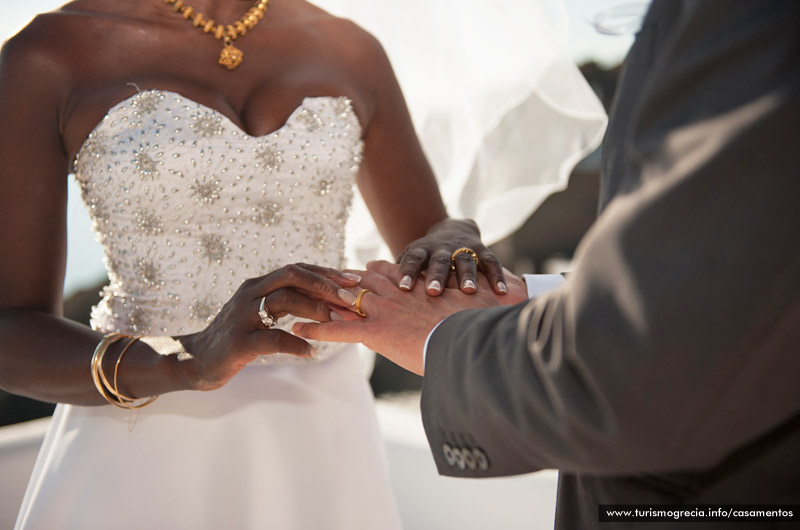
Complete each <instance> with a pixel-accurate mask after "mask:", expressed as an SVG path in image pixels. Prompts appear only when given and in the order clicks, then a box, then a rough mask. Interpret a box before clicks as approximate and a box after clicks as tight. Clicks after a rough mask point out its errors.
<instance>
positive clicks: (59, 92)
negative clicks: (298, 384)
mask: <svg viewBox="0 0 800 530" xmlns="http://www.w3.org/2000/svg"><path fill="white" fill-rule="evenodd" d="M36 24H37V23H36V22H34V26H29V28H28V29H27V30H24V31H23V33H22V34H21V35H19V36H18V37H16V38H14V39H12V40H11V41H9V42H8V43H6V45H4V47H3V49H2V53H1V54H0V387H2V388H3V389H4V390H7V391H9V392H12V393H16V394H21V395H26V396H30V397H33V398H37V399H40V400H44V401H51V402H67V403H75V404H82V405H98V404H103V403H105V401H104V400H103V398H102V397H101V396H100V394H99V392H98V390H97V389H96V388H95V386H94V383H93V380H92V376H91V373H90V359H91V357H92V353H93V351H94V349H95V347H96V345H97V344H98V342H99V341H100V340H101V339H102V337H103V336H102V334H100V333H97V332H94V331H92V330H91V329H89V328H88V327H86V326H84V325H81V324H77V323H75V322H71V321H69V320H67V319H64V318H63V317H62V315H61V314H62V307H61V305H62V286H63V281H64V272H65V261H66V199H67V174H68V171H69V157H68V156H67V155H66V154H65V149H64V147H63V139H64V138H63V136H62V132H61V131H63V130H64V123H63V119H64V115H65V112H64V108H65V106H66V105H65V101H66V100H67V98H68V97H69V94H70V92H71V90H72V86H73V85H72V83H71V79H70V77H71V76H70V74H69V69H70V66H69V60H70V59H69V57H67V54H65V53H61V52H60V51H59V50H60V47H59V45H58V42H57V41H56V39H57V34H56V35H55V36H51V35H50V34H51V33H53V32H48V31H43V29H42V28H41V26H37V25H36ZM44 29H47V28H44ZM78 140H80V139H78ZM326 274H327V275H328V276H329V277H325V276H323V275H326ZM330 277H334V276H332V273H329V272H326V271H323V270H321V269H317V268H314V267H306V266H289V267H286V268H284V269H281V270H278V271H276V272H273V273H271V274H269V275H267V276H265V277H262V278H256V279H253V280H248V281H247V282H245V283H244V284H243V285H242V286H241V288H240V289H239V290H238V291H237V292H236V293H235V294H234V295H233V297H232V298H231V300H230V301H229V302H228V303H227V304H226V305H225V307H224V308H223V310H222V311H221V313H220V314H219V315H218V317H217V318H216V319H215V320H214V321H213V322H212V323H211V324H210V325H209V326H208V327H207V328H206V329H205V330H203V331H201V332H199V333H195V334H192V335H187V336H183V337H177V339H178V340H177V341H172V342H170V343H169V344H168V345H167V347H166V349H162V348H161V347H160V346H159V345H153V346H150V345H148V344H147V343H146V342H144V341H139V342H136V343H134V345H133V346H132V347H131V348H130V350H129V351H128V353H127V354H126V356H125V358H124V359H125V361H124V363H122V367H121V369H120V391H121V393H122V394H124V395H128V396H133V397H143V396H150V395H156V394H162V393H165V392H170V391H175V390H184V389H197V390H208V389H213V388H217V387H219V386H221V385H223V384H225V383H226V382H227V381H228V380H229V379H230V378H231V377H233V376H234V375H235V374H236V373H237V372H238V371H239V370H240V369H241V368H242V367H243V366H244V365H245V364H246V363H247V362H249V361H250V360H252V359H253V358H255V357H256V356H257V355H259V354H267V353H274V352H277V351H281V352H285V353H293V354H296V355H300V356H310V355H313V349H312V348H311V347H310V345H308V343H306V342H305V341H303V340H302V339H299V338H297V337H294V336H292V335H290V334H288V333H285V332H282V331H279V330H265V329H263V328H260V324H259V318H258V314H257V311H258V307H259V300H260V298H261V297H262V296H264V295H267V294H270V298H269V300H270V304H269V306H268V309H269V311H270V312H271V313H272V314H273V315H275V316H281V315H282V314H285V313H287V312H290V311H291V312H292V313H293V314H298V315H301V316H307V317H309V318H315V319H318V320H327V318H328V315H329V310H328V309H327V307H326V306H324V304H321V303H319V302H316V301H313V300H312V299H311V298H309V297H308V296H305V294H304V292H307V291H309V290H311V291H314V292H315V295H316V296H318V297H320V298H322V299H327V300H328V301H338V300H339V298H340V297H339V293H338V287H337V286H336V285H335V284H334V283H333V282H332V281H330ZM337 281H338V282H339V283H341V284H343V285H344V284H348V280H347V279H346V278H342V277H338V278H337ZM350 282H351V283H350V284H352V283H354V282H352V280H350ZM348 296H349V297H350V298H352V295H349V294H348ZM347 301H348V300H345V302H347ZM151 344H152V343H151ZM122 347H124V343H116V344H114V345H113V346H112V347H111V348H110V349H109V353H108V354H107V355H106V363H105V364H104V368H105V373H106V374H107V375H113V372H114V363H115V361H116V359H117V358H118V356H119V355H120V352H121V349H122ZM154 348H155V349H154ZM182 350H183V351H186V352H187V353H189V354H191V355H192V356H193V357H192V358H191V359H188V360H181V359H187V356H186V355H182V356H181V355H173V354H180V353H181V351H182Z"/></svg>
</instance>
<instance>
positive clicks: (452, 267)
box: [450, 247, 478, 272]
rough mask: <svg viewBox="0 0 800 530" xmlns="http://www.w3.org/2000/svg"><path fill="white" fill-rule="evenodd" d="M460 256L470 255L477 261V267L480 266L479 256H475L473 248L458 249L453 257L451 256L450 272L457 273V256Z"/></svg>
mask: <svg viewBox="0 0 800 530" xmlns="http://www.w3.org/2000/svg"><path fill="white" fill-rule="evenodd" d="M459 254H469V255H470V256H472V259H474V260H475V266H476V267H477V266H478V255H477V254H475V251H474V250H472V249H471V248H467V247H461V248H458V249H456V251H455V252H453V255H452V256H450V270H451V271H452V272H456V256H458V255H459Z"/></svg>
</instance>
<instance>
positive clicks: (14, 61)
mask: <svg viewBox="0 0 800 530" xmlns="http://www.w3.org/2000/svg"><path fill="white" fill-rule="evenodd" d="M121 5H127V4H126V3H122V4H121ZM128 19H129V17H127V16H126V13H125V12H124V11H122V10H121V8H114V7H113V3H111V2H109V1H108V0H76V1H74V2H69V3H67V4H65V5H63V6H62V7H60V8H59V9H56V10H53V11H49V12H45V13H40V14H38V15H36V16H35V17H34V18H33V19H32V20H31V21H30V22H29V23H28V24H27V25H26V26H25V27H23V28H22V29H21V30H20V31H19V32H18V33H17V34H15V35H14V36H12V37H11V38H10V39H8V40H7V41H6V42H4V43H3V46H2V51H1V52H0V75H1V76H2V78H3V82H4V83H5V82H7V81H8V80H9V79H12V80H13V79H17V78H19V79H20V80H24V81H29V80H34V81H38V82H41V83H47V84H50V85H55V84H58V83H61V84H65V85H69V84H71V83H72V82H73V81H75V80H76V79H77V77H76V76H79V75H80V73H81V72H83V71H84V70H85V68H86V67H87V64H89V63H90V62H91V61H90V60H88V59H87V58H88V57H91V56H92V55H91V54H92V50H96V49H97V48H98V47H101V46H102V43H103V42H105V41H106V40H107V39H109V35H114V34H115V32H116V27H115V26H120V25H122V24H125V23H129V22H126V21H127V20H128Z"/></svg>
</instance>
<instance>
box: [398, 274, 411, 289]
mask: <svg viewBox="0 0 800 530" xmlns="http://www.w3.org/2000/svg"><path fill="white" fill-rule="evenodd" d="M400 288H401V289H403V290H404V291H410V290H411V276H408V275H406V276H403V277H402V278H401V279H400Z"/></svg>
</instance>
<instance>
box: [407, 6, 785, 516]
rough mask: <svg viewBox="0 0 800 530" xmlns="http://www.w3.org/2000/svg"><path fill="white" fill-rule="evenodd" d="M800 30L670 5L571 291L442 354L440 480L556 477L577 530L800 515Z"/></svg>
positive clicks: (632, 94)
mask: <svg viewBox="0 0 800 530" xmlns="http://www.w3.org/2000/svg"><path fill="white" fill-rule="evenodd" d="M798 28H800V2H799V1H797V0H774V1H754V0H729V1H726V2H711V1H707V0H706V1H700V0H683V1H679V0H663V1H661V0H655V2H654V3H653V5H652V6H651V9H650V12H649V13H648V15H647V17H646V19H645V21H644V25H643V29H642V31H641V32H640V34H639V35H638V36H637V39H636V43H635V45H634V47H633V49H632V50H631V53H630V55H629V58H628V61H627V66H626V69H625V72H624V75H623V79H622V82H621V87H620V89H619V96H618V101H617V102H616V106H615V108H614V111H613V112H612V116H611V122H610V125H609V130H608V133H607V138H606V142H605V147H604V164H603V184H602V193H601V207H602V208H603V212H602V214H601V216H600V217H599V219H598V221H597V223H596V224H595V226H594V227H593V228H592V229H591V230H590V232H589V233H588V234H587V236H586V237H585V239H584V240H583V241H582V243H581V245H580V247H579V249H578V252H577V255H576V269H575V271H574V273H573V274H571V275H570V276H569V278H568V279H567V281H566V282H565V284H564V285H563V286H562V288H559V289H557V290H555V291H554V292H552V293H550V294H548V295H545V296H541V297H537V298H536V299H534V300H532V301H531V302H529V303H527V304H524V305H520V306H515V307H504V308H494V309H487V310H471V311H465V312H462V313H458V314H456V315H454V316H452V317H450V318H448V319H447V320H445V321H444V322H443V323H442V324H441V325H440V326H439V328H438V329H437V331H436V332H435V333H434V334H433V335H432V337H431V340H430V343H429V347H428V354H427V355H428V356H427V363H426V367H425V382H424V388H423V393H422V414H423V421H424V424H425V429H426V432H427V435H428V438H429V441H430V444H431V447H432V450H433V453H434V458H435V460H436V463H437V466H438V468H439V471H440V472H441V473H442V474H446V475H453V476H462V477H489V476H497V475H511V474H517V473H527V472H532V471H536V470H540V469H544V468H557V469H559V470H561V479H560V484H559V494H558V508H557V515H556V523H557V524H556V526H557V527H558V528H565V529H566V528H568V529H586V528H595V527H597V526H598V504H629V503H663V504H678V503H689V504H691V503H711V502H713V503H729V504H738V503H759V504H760V503H798V502H800V62H799V61H798V58H799V57H800V38H798ZM521 509H523V508H521ZM644 526H645V527H647V528H651V526H649V525H646V524H645V525H644ZM614 527H616V526H614V525H603V526H602V528H614ZM619 527H622V528H635V527H637V526H636V525H630V524H620V525H619ZM712 527H714V526H713V525H704V526H703V528H712ZM767 527H769V526H768V524H766V523H759V524H756V525H754V526H749V525H746V524H745V525H738V524H737V526H736V528H737V529H743V528H767Z"/></svg>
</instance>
